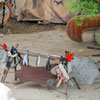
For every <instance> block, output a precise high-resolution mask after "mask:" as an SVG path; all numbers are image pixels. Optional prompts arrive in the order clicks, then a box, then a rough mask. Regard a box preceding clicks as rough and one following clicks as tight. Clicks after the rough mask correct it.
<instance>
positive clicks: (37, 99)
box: [0, 25, 100, 100]
mask: <svg viewBox="0 0 100 100" xmlns="http://www.w3.org/2000/svg"><path fill="white" fill-rule="evenodd" d="M29 26H30V25H29ZM29 26H27V29H25V30H23V32H24V31H26V30H27V31H26V32H25V33H32V34H7V35H5V36H4V37H3V38H0V43H6V44H7V45H8V46H12V45H16V44H19V48H21V49H25V50H29V51H36V52H44V53H47V54H55V55H64V51H65V50H68V51H70V52H74V53H75V56H77V57H80V58H83V57H87V56H88V57H90V58H92V57H91V55H92V54H98V53H100V51H99V50H88V49H87V48H86V47H87V46H92V45H94V44H93V42H92V40H93V39H92V37H93V34H92V33H93V31H88V32H86V33H84V36H83V37H84V41H85V42H83V43H76V42H73V41H72V40H70V39H69V38H68V37H67V35H66V31H65V26H61V25H58V26H57V25H53V26H52V25H51V27H50V26H49V29H48V30H45V29H43V30H45V31H43V30H42V31H39V30H38V31H35V32H34V31H33V32H28V28H29V30H33V29H31V28H30V27H29ZM43 27H46V28H47V27H48V25H47V26H43ZM6 30H8V29H6ZM18 30H19V29H18ZM3 31H4V30H1V31H0V32H3ZM12 32H13V31H12ZM16 32H17V30H16ZM17 33H18V32H17ZM96 33H98V34H100V30H97V31H96ZM31 63H32V62H31ZM98 67H100V66H99V65H98ZM2 71H3V70H2V69H0V74H2ZM12 72H13V70H10V73H9V74H8V76H7V80H6V81H9V82H12V83H13V82H14V75H13V74H14V73H12ZM6 85H7V86H8V87H10V88H11V89H12V92H13V96H14V97H15V98H16V99H17V100H66V99H65V95H64V94H62V93H59V92H57V91H55V90H52V89H50V90H48V88H43V87H41V86H39V85H36V84H33V83H32V82H28V83H25V84H21V85H17V86H16V85H13V84H9V83H6ZM80 86H81V90H78V89H77V88H76V86H68V89H67V93H68V95H67V100H100V83H98V82H96V83H94V84H93V85H91V86H88V85H82V84H81V85H80ZM57 90H59V91H63V92H64V91H65V89H64V86H62V87H60V88H58V89H57Z"/></svg>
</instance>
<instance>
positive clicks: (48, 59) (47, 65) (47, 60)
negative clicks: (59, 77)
mask: <svg viewBox="0 0 100 100" xmlns="http://www.w3.org/2000/svg"><path fill="white" fill-rule="evenodd" d="M49 68H50V56H48V58H47V59H46V65H45V69H49Z"/></svg>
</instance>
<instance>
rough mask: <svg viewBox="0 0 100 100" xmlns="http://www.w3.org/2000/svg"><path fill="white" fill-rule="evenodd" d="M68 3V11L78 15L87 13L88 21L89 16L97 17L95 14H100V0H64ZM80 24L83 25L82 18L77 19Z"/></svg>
mask: <svg viewBox="0 0 100 100" xmlns="http://www.w3.org/2000/svg"><path fill="white" fill-rule="evenodd" d="M64 1H65V3H67V5H69V6H68V8H67V11H69V12H70V11H71V12H73V13H75V14H76V15H85V20H86V23H87V22H88V20H87V17H88V16H89V17H92V18H95V17H94V16H95V15H97V14H100V0H64ZM76 20H77V23H78V25H81V23H80V22H81V20H82V18H78V19H76Z"/></svg>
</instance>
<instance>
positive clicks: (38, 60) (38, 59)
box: [36, 54, 40, 67]
mask: <svg viewBox="0 0 100 100" xmlns="http://www.w3.org/2000/svg"><path fill="white" fill-rule="evenodd" d="M39 64H40V54H39V55H38V57H37V59H36V67H38V66H39Z"/></svg>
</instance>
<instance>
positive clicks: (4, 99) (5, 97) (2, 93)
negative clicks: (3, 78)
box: [0, 83, 16, 100]
mask: <svg viewBox="0 0 100 100" xmlns="http://www.w3.org/2000/svg"><path fill="white" fill-rule="evenodd" d="M0 100H16V99H15V98H13V97H12V92H11V90H10V89H9V88H8V87H7V86H5V85H4V84H2V83H0Z"/></svg>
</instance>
